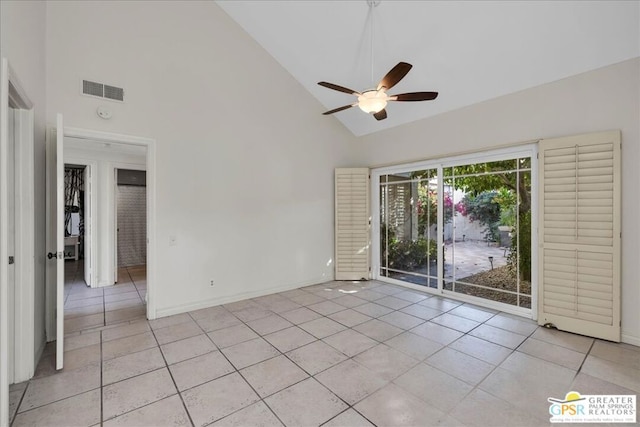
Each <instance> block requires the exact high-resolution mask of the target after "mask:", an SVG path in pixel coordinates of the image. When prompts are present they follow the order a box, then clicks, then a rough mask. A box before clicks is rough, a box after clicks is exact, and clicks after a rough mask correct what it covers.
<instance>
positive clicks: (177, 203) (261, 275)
mask: <svg viewBox="0 0 640 427" xmlns="http://www.w3.org/2000/svg"><path fill="white" fill-rule="evenodd" d="M47 14H48V17H47V61H48V62H47V65H48V72H47V96H48V113H47V116H48V120H49V123H53V121H54V117H55V113H56V112H62V113H64V115H65V124H66V125H68V126H73V127H81V128H88V129H95V130H102V131H108V132H116V133H121V134H129V135H136V136H144V137H149V138H154V139H156V141H157V156H156V167H157V181H156V182H157V195H156V196H157V222H156V224H157V227H156V231H157V240H156V245H157V283H155V284H153V283H152V284H150V286H154V285H155V286H156V293H155V295H157V299H156V305H157V308H158V314H159V315H166V314H169V313H173V312H178V311H184V310H188V309H192V308H194V307H201V306H206V305H212V304H215V303H220V302H224V301H226V300H231V299H239V298H241V297H243V296H247V295H255V294H261V293H268V292H270V291H272V290H276V289H284V288H293V287H297V286H300V285H304V284H309V283H318V282H322V281H325V280H330V279H332V278H333V265H332V264H331V263H330V262H329V261H330V260H331V259H332V258H333V170H334V168H335V167H338V166H347V165H350V164H353V160H352V157H351V149H350V148H351V146H350V144H352V142H353V136H352V135H351V134H350V133H348V131H346V130H345V128H344V127H342V125H340V124H339V123H338V122H337V121H336V120H333V119H332V118H328V117H324V116H322V115H321V114H320V113H321V112H322V111H324V109H323V107H322V106H321V105H320V104H319V103H318V102H317V101H316V100H314V99H313V98H312V97H311V96H310V95H309V93H308V92H307V91H306V90H304V88H303V87H302V86H301V85H299V84H298V83H297V82H296V81H295V80H294V79H293V78H292V77H291V76H290V75H289V74H288V73H287V72H286V71H285V70H284V69H283V68H282V67H281V66H280V65H279V64H278V63H277V62H276V61H275V60H274V59H273V58H272V57H270V56H269V55H268V54H267V53H266V52H265V51H264V50H263V49H262V48H261V47H260V46H259V45H258V44H257V43H256V42H255V41H253V39H251V38H250V37H249V36H248V35H247V34H246V33H245V32H244V31H243V30H242V29H241V28H240V27H239V26H238V25H237V24H235V23H234V22H233V21H232V20H231V19H230V18H229V17H228V16H227V15H226V14H225V13H224V12H223V11H222V10H221V9H220V8H219V6H217V5H216V4H215V3H213V2H155V3H152V2H75V1H72V2H48V3H47ZM70 16H72V17H73V19H70ZM83 78H85V79H93V80H96V81H99V82H104V83H108V84H113V85H116V86H121V87H124V89H125V103H124V104H118V103H113V102H108V101H104V102H100V101H99V100H96V99H93V98H89V97H85V96H81V95H79V82H80V80H81V79H83ZM98 105H109V106H110V107H112V109H113V112H114V115H113V118H112V119H111V120H109V121H105V120H102V119H99V118H98V117H97V116H96V113H95V110H96V108H97V106H98ZM169 236H175V237H176V245H175V246H169ZM152 244H153V242H152ZM210 280H214V283H215V286H214V287H210V286H209V282H210Z"/></svg>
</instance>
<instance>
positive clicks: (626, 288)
mask: <svg viewBox="0 0 640 427" xmlns="http://www.w3.org/2000/svg"><path fill="white" fill-rule="evenodd" d="M639 76H640V59H638V58H636V59H633V60H629V61H625V62H622V63H619V64H615V65H611V66H609V67H605V68H602V69H599V70H595V71H591V72H588V73H584V74H580V75H577V76H574V77H570V78H566V79H563V80H559V81H557V82H553V83H549V84H546V85H543V86H539V87H536V88H533V89H528V90H525V91H522V92H518V93H514V94H511V95H507V96H503V97H500V98H496V99H493V100H490V101H487V102H482V103H480V104H476V105H472V106H470V107H467V108H463V109H460V110H456V111H453V112H450V113H445V114H441V115H439V116H435V117H432V118H429V119H425V120H420V121H417V122H413V123H410V124H407V125H404V126H401V127H398V128H394V129H390V130H387V131H383V132H379V133H376V134H372V135H368V136H366V137H362V138H359V139H358V143H357V144H358V152H359V156H358V157H359V159H360V160H359V164H360V165H367V166H374V165H387V164H399V163H406V162H409V161H414V160H420V159H427V158H434V157H443V156H447V155H452V154H456V153H461V152H467V151H480V150H485V149H488V148H492V147H495V146H498V145H503V144H513V143H517V142H521V141H527V140H538V139H541V138H550V137H558V136H565V135H572V134H580V133H589V132H597V131H604V130H611V129H620V130H621V131H622V154H623V159H622V191H623V200H622V231H623V235H622V334H623V340H624V341H625V342H629V343H632V344H635V345H640V310H638V307H639V306H640V282H639V281H638V277H640V222H639V221H638V212H640V192H639V191H638V188H640V170H639V168H638V165H639V164H640V129H639V119H640V77H639ZM435 102H437V101H435Z"/></svg>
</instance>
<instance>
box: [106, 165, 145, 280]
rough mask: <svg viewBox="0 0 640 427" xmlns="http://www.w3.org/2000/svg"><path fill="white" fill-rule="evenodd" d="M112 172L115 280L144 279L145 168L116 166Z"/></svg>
mask: <svg viewBox="0 0 640 427" xmlns="http://www.w3.org/2000/svg"><path fill="white" fill-rule="evenodd" d="M115 174H116V175H115V182H116V186H115V206H116V209H115V222H116V225H115V229H116V233H115V237H116V242H115V245H114V248H115V250H116V254H115V260H116V265H115V267H114V268H115V269H116V282H121V281H122V280H123V279H125V280H133V278H134V277H135V279H136V281H144V282H145V283H146V270H147V204H146V202H145V201H146V199H147V185H146V171H144V170H134V169H116V170H115ZM134 282H135V281H134Z"/></svg>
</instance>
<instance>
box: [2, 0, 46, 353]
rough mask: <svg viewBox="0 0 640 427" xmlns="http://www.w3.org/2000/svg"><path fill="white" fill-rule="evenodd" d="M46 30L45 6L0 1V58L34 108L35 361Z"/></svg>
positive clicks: (39, 339) (39, 338)
mask: <svg viewBox="0 0 640 427" xmlns="http://www.w3.org/2000/svg"><path fill="white" fill-rule="evenodd" d="M45 26H46V5H45V2H40V1H5V0H3V1H0V57H3V58H7V60H8V61H9V65H10V66H11V68H13V70H14V72H15V73H16V75H17V77H18V79H19V80H20V83H21V85H22V87H23V89H24V91H25V92H26V94H27V96H28V97H29V99H30V100H31V102H32V103H33V106H34V107H33V109H34V121H35V123H34V130H35V134H34V156H35V157H34V162H35V164H34V173H35V176H34V185H35V194H34V210H35V225H34V227H35V229H34V231H35V247H34V251H35V261H34V264H35V268H34V283H35V294H34V296H35V319H34V320H35V323H34V325H35V331H34V339H35V351H36V354H35V358H36V359H37V358H39V355H40V353H41V352H42V350H43V348H44V343H45V316H44V312H45V309H44V304H45V299H44V298H45V260H46V253H47V251H46V248H45V214H44V212H45V172H44V171H45V108H46V90H45V72H46V67H45Z"/></svg>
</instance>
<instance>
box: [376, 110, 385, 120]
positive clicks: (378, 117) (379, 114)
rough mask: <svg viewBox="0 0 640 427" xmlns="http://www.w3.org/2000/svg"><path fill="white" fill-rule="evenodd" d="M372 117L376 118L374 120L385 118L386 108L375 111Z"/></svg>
mask: <svg viewBox="0 0 640 427" xmlns="http://www.w3.org/2000/svg"><path fill="white" fill-rule="evenodd" d="M373 117H375V118H376V120H384V119H386V118H387V110H385V109H384V108H383V109H382V110H380V111H378V112H377V113H375V114H374V115H373Z"/></svg>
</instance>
